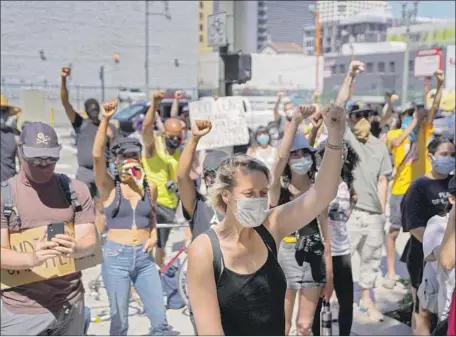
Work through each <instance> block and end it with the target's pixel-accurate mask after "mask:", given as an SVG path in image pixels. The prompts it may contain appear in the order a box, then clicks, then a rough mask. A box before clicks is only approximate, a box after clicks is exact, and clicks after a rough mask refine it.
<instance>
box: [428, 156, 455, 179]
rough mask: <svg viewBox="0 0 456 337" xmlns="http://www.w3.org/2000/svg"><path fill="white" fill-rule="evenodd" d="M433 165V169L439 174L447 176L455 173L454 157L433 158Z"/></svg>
mask: <svg viewBox="0 0 456 337" xmlns="http://www.w3.org/2000/svg"><path fill="white" fill-rule="evenodd" d="M431 164H432V169H433V170H435V171H436V172H437V173H440V174H442V175H447V174H450V173H451V172H453V171H454V166H455V164H456V160H455V158H454V157H450V156H445V157H443V156H442V157H438V158H436V157H434V156H431Z"/></svg>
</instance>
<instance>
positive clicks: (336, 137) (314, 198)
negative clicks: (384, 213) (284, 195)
mask: <svg viewBox="0 0 456 337" xmlns="http://www.w3.org/2000/svg"><path fill="white" fill-rule="evenodd" d="M322 114H323V121H324V123H325V125H326V128H327V129H328V138H327V140H326V150H325V154H324V156H323V160H322V162H321V166H320V170H319V172H318V175H317V178H316V181H315V184H314V185H313V186H312V187H311V188H310V189H309V190H308V191H307V193H305V194H303V195H301V196H300V197H299V198H296V199H295V200H293V201H291V202H289V203H286V204H285V205H282V206H279V207H276V208H274V209H273V210H272V211H271V213H270V215H269V226H270V230H271V233H272V234H273V235H274V237H275V238H276V239H277V240H281V239H282V238H283V237H284V236H286V235H287V234H288V233H293V232H295V231H297V230H298V229H299V228H301V227H302V226H303V225H307V224H308V223H309V222H310V221H311V220H312V219H315V218H316V217H317V215H319V214H320V213H322V212H323V210H324V209H325V208H326V207H327V206H328V205H329V203H330V202H331V200H333V199H334V198H335V196H336V194H337V189H338V186H339V179H340V171H341V167H342V148H343V145H342V138H343V135H344V132H345V124H346V123H345V111H344V109H343V108H341V107H340V106H331V107H325V108H323V109H322Z"/></svg>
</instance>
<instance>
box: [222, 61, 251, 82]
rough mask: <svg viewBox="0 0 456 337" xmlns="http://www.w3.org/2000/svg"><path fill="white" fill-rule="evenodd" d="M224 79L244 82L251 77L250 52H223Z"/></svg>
mask: <svg viewBox="0 0 456 337" xmlns="http://www.w3.org/2000/svg"><path fill="white" fill-rule="evenodd" d="M222 58H223V61H224V63H225V81H226V82H228V83H238V84H241V83H246V82H247V81H250V80H251V79H252V57H251V55H250V54H225V55H223V56H222Z"/></svg>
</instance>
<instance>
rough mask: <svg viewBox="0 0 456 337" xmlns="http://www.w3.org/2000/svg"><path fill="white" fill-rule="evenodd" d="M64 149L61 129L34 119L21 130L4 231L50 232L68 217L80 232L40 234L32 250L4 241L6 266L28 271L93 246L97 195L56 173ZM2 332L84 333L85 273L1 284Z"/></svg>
mask: <svg viewBox="0 0 456 337" xmlns="http://www.w3.org/2000/svg"><path fill="white" fill-rule="evenodd" d="M60 149H61V146H60V144H59V141H58V138H57V134H56V132H55V130H54V129H53V128H52V127H51V126H50V125H48V124H45V123H41V122H33V123H29V124H28V125H27V126H26V127H25V128H24V129H23V130H22V132H21V136H20V142H19V145H18V152H19V160H20V163H21V169H20V171H19V173H18V174H17V175H16V176H14V177H12V178H10V179H9V180H8V181H7V182H3V183H2V201H3V203H4V204H3V207H2V209H1V231H2V233H1V235H2V239H3V238H4V237H5V238H8V236H9V235H10V234H15V233H18V232H20V231H21V230H26V231H27V230H38V231H39V229H40V228H41V229H42V231H41V232H39V233H44V234H46V229H47V226H49V225H51V224H52V225H56V226H57V225H62V224H63V223H65V224H68V225H71V226H72V227H73V229H74V232H75V235H74V236H70V235H67V234H57V235H56V236H55V237H53V238H52V239H50V240H39V241H37V242H36V243H33V246H34V249H32V250H31V251H29V252H22V253H21V252H17V251H16V250H13V249H10V247H9V245H7V246H4V247H2V254H1V268H2V271H3V269H10V270H17V271H18V273H20V274H22V273H23V272H25V273H27V271H26V270H30V269H33V268H35V267H38V266H43V265H45V264H46V265H47V264H48V263H49V262H48V260H53V261H54V262H51V263H50V265H55V263H56V261H59V259H61V257H65V258H71V259H76V258H82V257H86V256H88V255H91V254H92V253H93V252H94V249H95V247H96V244H97V235H98V234H97V230H96V228H95V225H94V223H95V211H94V205H93V202H92V197H91V195H90V192H89V190H88V188H87V186H86V185H85V184H84V183H82V182H80V181H78V180H75V179H71V178H69V177H68V176H65V175H63V174H56V173H55V166H56V163H57V161H58V160H59V158H60ZM13 196H14V197H13ZM8 199H9V200H8ZM8 208H9V209H8ZM17 224H19V226H17ZM42 235H43V234H40V237H41V236H42ZM10 237H11V236H10ZM57 263H58V262H57ZM61 263H62V260H61ZM51 268H52V267H51ZM51 276H52V275H51ZM18 277H20V275H18ZM25 283H27V282H25ZM1 333H2V335H3V334H4V335H14V334H20V335H36V336H39V335H47V334H50V335H59V334H62V335H72V336H73V335H74V336H81V335H83V333H84V288H83V284H82V280H81V273H80V272H77V273H70V274H68V275H63V276H61V277H57V278H55V277H50V278H49V279H46V278H42V279H41V280H39V281H37V282H33V283H29V284H24V285H21V286H19V287H12V288H9V289H2V320H1Z"/></svg>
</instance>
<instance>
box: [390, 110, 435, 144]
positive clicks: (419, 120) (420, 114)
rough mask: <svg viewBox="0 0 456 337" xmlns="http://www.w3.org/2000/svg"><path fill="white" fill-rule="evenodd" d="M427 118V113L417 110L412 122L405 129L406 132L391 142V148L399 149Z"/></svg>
mask: <svg viewBox="0 0 456 337" xmlns="http://www.w3.org/2000/svg"><path fill="white" fill-rule="evenodd" d="M425 118H426V111H425V110H424V109H417V110H416V111H415V113H414V114H413V119H412V122H411V123H410V124H409V125H408V126H407V127H406V128H405V130H404V131H403V132H402V133H401V134H400V135H399V136H398V137H396V138H394V139H392V140H391V142H390V148H391V147H398V146H399V145H401V144H402V142H403V141H404V140H405V139H407V137H408V136H409V135H410V134H411V133H412V132H413V130H414V129H415V128H416V127H419V126H420V125H421V123H422V122H423V120H424V119H425Z"/></svg>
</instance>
